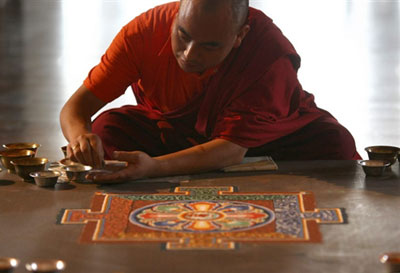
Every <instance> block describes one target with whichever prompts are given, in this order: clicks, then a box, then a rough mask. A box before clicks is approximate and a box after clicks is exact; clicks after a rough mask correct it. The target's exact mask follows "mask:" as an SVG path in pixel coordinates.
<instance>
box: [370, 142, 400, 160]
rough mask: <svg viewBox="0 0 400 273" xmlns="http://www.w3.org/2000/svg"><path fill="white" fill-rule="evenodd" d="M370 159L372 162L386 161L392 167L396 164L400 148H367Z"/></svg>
mask: <svg viewBox="0 0 400 273" xmlns="http://www.w3.org/2000/svg"><path fill="white" fill-rule="evenodd" d="M365 151H367V153H368V158H369V159H371V160H386V161H389V162H390V165H392V164H393V163H395V162H396V159H397V157H398V155H399V152H400V148H399V147H394V146H382V145H381V146H370V147H366V148H365Z"/></svg>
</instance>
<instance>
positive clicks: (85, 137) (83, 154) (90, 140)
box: [67, 133, 104, 169]
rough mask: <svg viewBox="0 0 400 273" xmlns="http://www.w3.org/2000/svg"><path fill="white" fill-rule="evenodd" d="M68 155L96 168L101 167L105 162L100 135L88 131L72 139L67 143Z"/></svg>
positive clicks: (74, 159)
mask: <svg viewBox="0 0 400 273" xmlns="http://www.w3.org/2000/svg"><path fill="white" fill-rule="evenodd" d="M67 157H69V158H70V159H71V160H73V161H77V162H80V163H82V164H85V165H90V166H92V167H94V168H96V169H97V168H101V167H102V166H103V162H104V150H103V145H102V142H101V139H100V137H99V136H98V135H95V134H92V133H86V134H82V135H80V136H78V137H77V138H75V139H73V140H71V141H70V143H69V144H68V145H67Z"/></svg>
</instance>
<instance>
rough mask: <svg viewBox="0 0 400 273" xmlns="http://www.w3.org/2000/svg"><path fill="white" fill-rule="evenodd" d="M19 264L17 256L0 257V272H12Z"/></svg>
mask: <svg viewBox="0 0 400 273" xmlns="http://www.w3.org/2000/svg"><path fill="white" fill-rule="evenodd" d="M18 264H19V260H17V259H15V258H5V257H4V258H3V257H2V258H0V272H2V273H3V272H4V273H6V272H7V273H11V272H13V271H14V268H16V267H17V266H18Z"/></svg>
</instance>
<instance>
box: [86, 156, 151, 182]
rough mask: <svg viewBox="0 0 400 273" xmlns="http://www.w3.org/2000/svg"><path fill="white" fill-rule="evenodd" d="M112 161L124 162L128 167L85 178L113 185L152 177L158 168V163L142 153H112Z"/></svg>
mask: <svg viewBox="0 0 400 273" xmlns="http://www.w3.org/2000/svg"><path fill="white" fill-rule="evenodd" d="M113 156H114V159H116V160H118V161H125V162H127V163H128V165H127V166H126V167H125V168H123V169H121V170H119V171H116V172H113V173H104V174H96V173H94V174H90V175H89V176H88V177H87V178H88V179H90V180H92V181H93V182H94V183H99V184H114V183H121V182H127V181H131V180H135V179H140V178H144V177H149V176H153V175H154V174H155V173H156V172H157V169H158V167H159V162H158V161H157V160H155V159H153V158H152V157H151V156H149V155H148V154H146V153H144V152H140V151H134V152H114V154H113Z"/></svg>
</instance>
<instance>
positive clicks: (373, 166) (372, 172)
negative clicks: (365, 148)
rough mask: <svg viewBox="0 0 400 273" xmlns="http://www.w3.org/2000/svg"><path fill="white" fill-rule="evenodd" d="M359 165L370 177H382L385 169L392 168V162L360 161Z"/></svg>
mask: <svg viewBox="0 0 400 273" xmlns="http://www.w3.org/2000/svg"><path fill="white" fill-rule="evenodd" d="M358 163H359V164H360V165H361V166H362V168H363V170H364V173H365V174H366V175H368V176H381V175H383V173H384V172H385V169H386V168H387V167H389V166H390V162H389V161H385V160H360V161H359V162H358Z"/></svg>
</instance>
